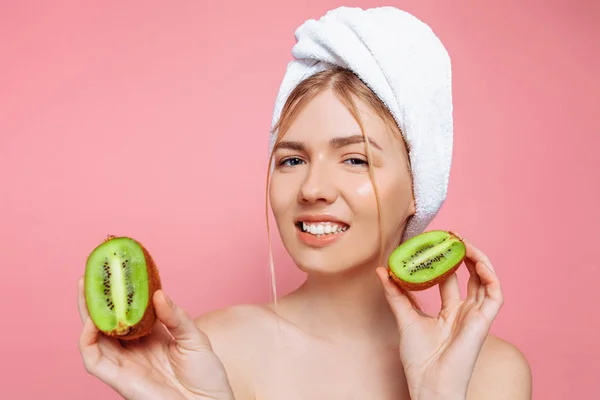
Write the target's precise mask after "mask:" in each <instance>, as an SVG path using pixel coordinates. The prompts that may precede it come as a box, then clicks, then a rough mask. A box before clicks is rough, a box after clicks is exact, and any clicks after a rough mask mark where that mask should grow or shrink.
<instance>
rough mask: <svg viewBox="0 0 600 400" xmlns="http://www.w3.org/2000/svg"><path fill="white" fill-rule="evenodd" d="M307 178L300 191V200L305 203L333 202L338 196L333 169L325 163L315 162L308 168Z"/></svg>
mask: <svg viewBox="0 0 600 400" xmlns="http://www.w3.org/2000/svg"><path fill="white" fill-rule="evenodd" d="M306 171H307V172H306V178H305V179H304V181H303V182H302V185H301V186H300V190H299V191H298V201H299V202H300V203H303V204H310V203H316V202H323V203H327V204H330V203H333V202H334V201H335V200H336V199H337V196H338V191H337V188H336V185H335V179H334V176H333V173H332V171H330V170H329V169H328V168H327V167H326V166H325V165H324V163H323V164H319V163H317V162H313V163H311V164H310V166H309V168H307V169H306Z"/></svg>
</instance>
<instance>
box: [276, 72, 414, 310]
mask: <svg viewBox="0 0 600 400" xmlns="http://www.w3.org/2000/svg"><path fill="white" fill-rule="evenodd" d="M328 89H330V90H332V91H333V92H334V93H335V94H336V95H337V97H338V98H339V99H340V100H341V101H342V103H343V104H344V105H345V106H346V107H347V108H348V110H349V111H350V113H351V114H352V116H353V117H354V118H355V119H356V121H357V122H358V124H359V126H360V130H361V132H362V135H363V137H364V138H365V146H366V152H367V160H368V163H369V165H372V164H371V148H370V144H369V139H368V136H367V135H366V133H365V129H364V126H363V123H362V121H361V118H360V113H359V111H358V107H357V104H356V101H355V98H357V99H359V100H360V101H362V102H364V103H365V104H366V105H367V106H369V107H370V108H371V109H372V110H373V111H375V113H376V114H377V115H379V116H380V117H381V118H382V120H383V121H384V123H386V124H387V125H388V127H389V128H390V129H391V131H392V132H394V133H396V135H397V136H398V138H399V139H400V140H402V141H404V139H403V137H402V134H401V132H400V129H399V127H398V125H397V124H396V121H395V120H394V117H393V116H392V114H391V113H390V111H389V110H388V108H387V107H386V106H385V105H384V104H383V102H382V101H381V100H380V99H379V97H377V95H376V94H375V93H374V92H373V91H372V90H371V89H370V88H369V87H368V86H367V85H366V84H365V83H364V82H363V81H362V80H360V78H359V77H358V76H357V75H355V74H354V73H353V72H352V71H350V70H348V69H344V68H333V69H327V70H324V71H321V72H318V73H316V74H314V75H312V76H310V77H309V78H307V79H305V80H303V81H302V82H301V83H299V84H298V85H297V86H296V87H295V88H294V90H293V91H292V92H291V93H290V95H289V96H288V98H287V100H286V102H285V104H284V106H283V109H282V111H281V116H280V118H279V120H278V121H277V123H276V124H275V125H274V127H273V129H272V132H271V134H275V133H277V135H278V136H277V139H276V141H275V144H274V145H273V152H272V153H271V155H270V157H269V164H268V173H267V185H266V218H267V235H268V242H269V269H270V273H271V289H272V296H273V298H274V302H275V305H277V290H276V281H275V268H274V263H273V252H272V243H271V230H270V224H269V187H270V180H271V165H272V163H273V155H274V153H275V149H276V148H277V144H278V143H279V142H280V141H281V139H282V137H283V136H284V135H285V133H286V132H287V130H288V129H289V127H290V125H291V124H292V122H293V121H294V119H295V118H296V116H297V115H298V114H299V113H300V111H301V110H302V109H303V107H304V106H305V105H306V104H307V103H308V102H309V101H310V100H312V99H313V98H315V97H316V96H317V95H318V94H320V93H322V92H323V91H325V90H328ZM405 145H406V143H405ZM407 149H408V147H407ZM407 159H408V157H407ZM407 164H408V165H407V167H408V169H409V170H410V163H407ZM369 176H370V178H371V184H372V185H373V190H374V192H375V199H376V201H377V213H378V216H379V233H380V256H379V258H380V265H382V264H381V260H382V258H383V256H384V252H385V244H384V240H383V223H382V222H383V221H382V218H381V206H380V199H379V193H378V190H377V185H376V184H375V179H374V176H373V169H369ZM405 229H406V228H405Z"/></svg>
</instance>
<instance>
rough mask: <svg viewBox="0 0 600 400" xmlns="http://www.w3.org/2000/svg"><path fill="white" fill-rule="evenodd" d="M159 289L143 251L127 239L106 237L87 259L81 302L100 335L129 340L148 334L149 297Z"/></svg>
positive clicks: (152, 318) (151, 316)
mask: <svg viewBox="0 0 600 400" xmlns="http://www.w3.org/2000/svg"><path fill="white" fill-rule="evenodd" d="M158 288H160V280H159V277H158V272H157V270H156V266H155V265H154V262H153V260H152V258H151V257H150V255H149V254H148V252H147V251H146V249H145V248H144V247H143V246H142V245H141V244H140V243H138V242H137V241H136V240H134V239H131V238H128V237H114V236H110V237H109V238H107V240H105V241H104V242H103V243H101V244H100V245H99V246H97V247H96V248H95V249H94V250H93V251H92V252H91V253H90V255H89V256H88V259H87V263H86V270H85V300H86V304H87V308H88V312H89V314H90V317H91V318H92V320H93V322H94V324H95V325H96V326H97V328H98V329H99V330H100V331H102V332H103V333H105V334H107V335H109V336H115V337H119V338H122V339H133V338H137V337H140V336H143V335H145V334H147V333H149V331H150V329H151V326H152V325H153V323H154V321H155V318H156V317H155V313H154V308H153V306H152V295H153V294H154V291H155V290H157V289H158Z"/></svg>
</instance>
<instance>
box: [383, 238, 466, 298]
mask: <svg viewBox="0 0 600 400" xmlns="http://www.w3.org/2000/svg"><path fill="white" fill-rule="evenodd" d="M465 255H466V247H465V244H464V243H463V240H462V238H460V237H459V236H458V235H457V234H455V233H453V232H449V231H443V230H434V231H428V232H424V233H421V234H419V235H417V236H414V237H412V238H410V239H408V240H407V241H406V242H404V243H402V244H401V245H400V246H398V247H397V248H396V249H395V250H394V251H393V252H392V254H390V257H389V259H388V274H389V276H390V279H392V281H394V282H396V284H398V285H399V286H400V287H401V288H403V289H405V290H409V291H417V290H424V289H428V288H430V287H432V286H434V285H436V284H439V283H442V282H443V281H444V280H446V279H447V278H448V277H449V276H450V275H451V274H453V273H454V271H456V269H457V268H458V267H459V266H460V264H461V263H462V261H463V259H464V258H465Z"/></svg>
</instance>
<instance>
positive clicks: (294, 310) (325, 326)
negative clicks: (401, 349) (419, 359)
mask: <svg viewBox="0 0 600 400" xmlns="http://www.w3.org/2000/svg"><path fill="white" fill-rule="evenodd" d="M282 300H284V299H282ZM285 303H286V309H288V314H289V316H290V318H291V319H292V320H293V321H294V322H295V323H296V324H297V325H299V326H300V327H301V328H302V329H304V330H306V331H308V332H309V333H310V334H312V335H315V336H318V337H321V338H324V339H326V340H333V341H348V340H351V341H352V340H364V339H365V338H368V341H369V342H373V341H375V342H378V343H382V342H383V343H385V344H387V343H389V342H390V341H391V342H394V343H395V342H397V328H396V326H397V324H396V319H395V317H394V315H393V313H392V311H391V309H390V307H389V304H388V302H387V300H386V299H385V296H384V292H383V287H382V285H381V281H380V280H379V277H378V276H377V274H376V273H375V266H363V267H361V268H357V269H355V270H353V271H351V272H346V273H344V274H343V275H342V274H333V275H326V274H316V273H309V274H308V277H307V279H306V281H305V282H304V284H303V285H302V286H300V287H299V288H298V289H297V290H295V291H294V292H292V293H291V294H290V295H288V296H286V298H285Z"/></svg>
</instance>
